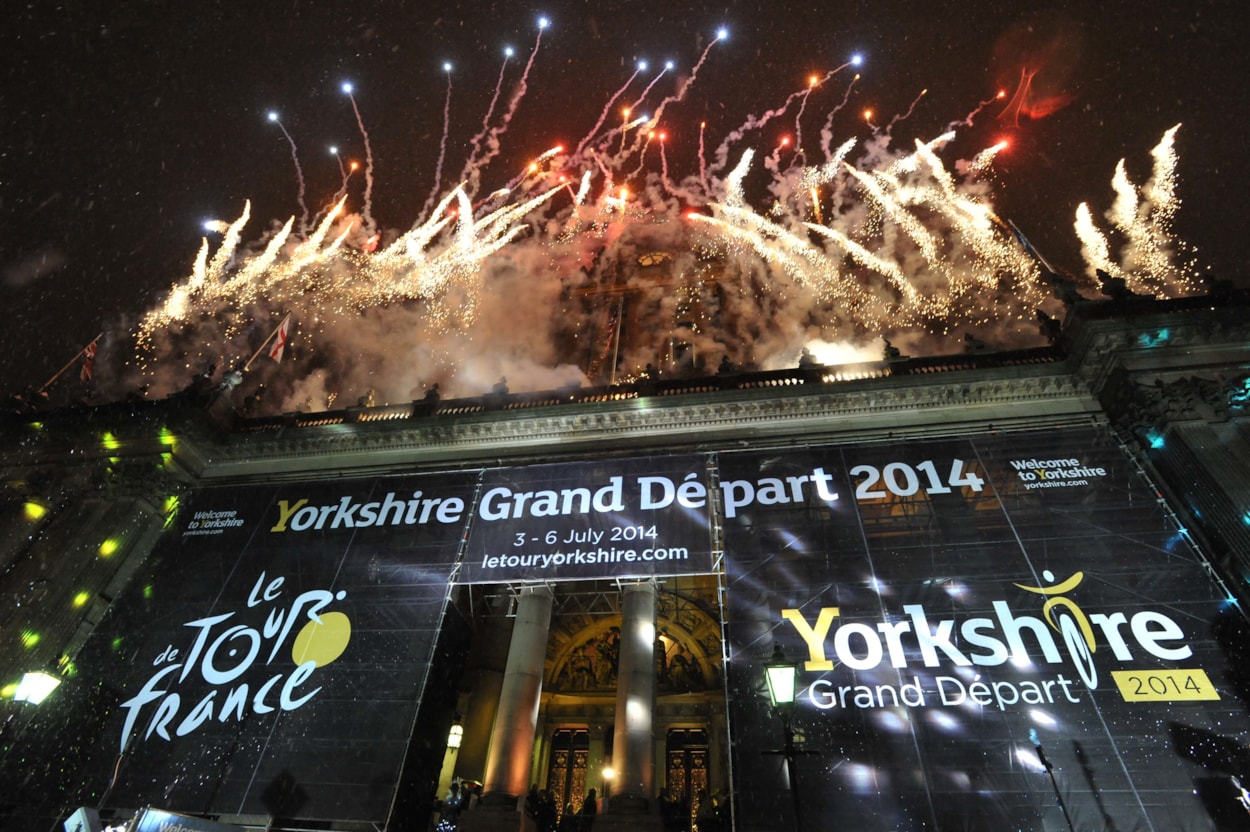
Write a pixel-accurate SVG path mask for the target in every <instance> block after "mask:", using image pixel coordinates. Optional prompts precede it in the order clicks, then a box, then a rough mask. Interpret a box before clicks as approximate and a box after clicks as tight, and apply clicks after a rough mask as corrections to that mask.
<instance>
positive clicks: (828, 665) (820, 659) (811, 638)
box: [781, 607, 842, 671]
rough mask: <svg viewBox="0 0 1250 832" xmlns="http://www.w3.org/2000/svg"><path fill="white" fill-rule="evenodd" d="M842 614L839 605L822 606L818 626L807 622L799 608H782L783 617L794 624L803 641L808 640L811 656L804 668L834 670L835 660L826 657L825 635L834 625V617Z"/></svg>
mask: <svg viewBox="0 0 1250 832" xmlns="http://www.w3.org/2000/svg"><path fill="white" fill-rule="evenodd" d="M841 614H842V612H841V610H839V609H838V608H837V607H821V609H820V615H818V616H816V626H815V627H813V626H811V625H810V624H808V623H807V619H806V618H804V617H803V613H801V612H799V611H798V610H782V611H781V617H782V618H784V619H785V620H786V621H789V622H790V623H791V624H793V625H794V629H796V630H798V631H799V635H800V636H802V637H803V641H805V642H807V652H808V655H809V656H810V658H809V659H808V660H807V662H806V663H805V664H804V665H803V669H804V670H814V671H821V670H833V662H831V661H829V660H828V659H827V658H825V636H827V635H828V634H829V628H830V627H832V626H833V619H835V618H837V617H838V616H840V615H841Z"/></svg>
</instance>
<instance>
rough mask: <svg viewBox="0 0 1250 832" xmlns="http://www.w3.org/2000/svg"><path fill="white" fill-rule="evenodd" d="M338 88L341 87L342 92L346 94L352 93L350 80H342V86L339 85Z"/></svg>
mask: <svg viewBox="0 0 1250 832" xmlns="http://www.w3.org/2000/svg"><path fill="white" fill-rule="evenodd" d="M340 89H342V90H343V92H345V93H347V94H348V95H351V94H352V84H351V82H350V81H344V82H343V86H342V87H340Z"/></svg>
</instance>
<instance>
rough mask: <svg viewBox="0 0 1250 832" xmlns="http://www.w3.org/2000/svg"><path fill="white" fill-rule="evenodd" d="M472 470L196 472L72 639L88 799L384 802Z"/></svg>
mask: <svg viewBox="0 0 1250 832" xmlns="http://www.w3.org/2000/svg"><path fill="white" fill-rule="evenodd" d="M475 479H476V477H475V475H474V474H454V475H450V474H449V475H431V476H423V477H404V478H388V479H377V480H373V481H356V482H336V483H323V484H315V485H310V484H291V485H280V486H270V487H263V488H262V487H251V488H210V489H203V490H200V491H198V492H196V493H195V494H194V495H193V497H192V499H191V500H190V501H189V502H188V504H186V505H185V506H184V507H183V508H182V510H181V511H180V512H179V515H178V520H177V523H176V525H175V526H172V527H170V528H169V529H167V530H166V531H165V533H164V537H162V539H161V541H160V542H159V543H158V545H157V547H156V549H155V550H154V551H153V553H152V555H151V556H150V558H149V561H148V563H147V564H146V565H145V569H146V570H147V574H145V575H141V576H139V578H138V579H136V580H135V581H133V582H132V586H131V588H130V590H128V591H127V593H126V595H125V596H124V597H123V598H121V599H119V600H118V602H117V603H115V604H114V605H113V607H112V611H111V613H110V615H109V617H108V618H107V619H106V620H105V621H104V622H102V624H101V625H100V627H99V629H98V631H97V633H96V634H95V636H94V637H93V638H92V639H91V641H90V642H89V644H88V648H87V649H86V650H85V651H84V653H83V654H82V656H81V657H80V659H79V662H78V674H77V678H76V679H75V680H74V682H73V685H74V686H76V687H81V686H88V685H106V686H107V687H108V688H110V689H111V690H112V691H113V692H114V697H115V702H114V703H112V704H111V705H109V706H108V707H107V708H106V710H105V712H104V713H103V714H102V718H101V729H100V732H99V734H98V736H94V737H91V738H90V740H89V741H88V743H87V746H86V747H85V748H84V749H82V751H83V753H82V754H81V756H80V757H79V761H80V762H81V761H84V760H85V763H86V764H85V766H84V769H83V772H84V773H83V775H82V783H83V788H84V794H83V795H82V797H81V799H82V800H83V801H84V802H85V803H86V804H87V805H95V803H96V801H97V800H98V799H99V797H100V795H102V794H103V793H105V792H107V805H109V806H130V807H139V806H145V805H148V804H156V805H160V806H162V807H164V808H167V809H170V810H173V811H176V812H185V813H190V814H206V815H220V814H225V815H234V814H250V815H265V816H274V817H301V818H324V819H337V820H358V821H369V822H374V823H380V822H382V821H384V820H385V819H386V817H387V815H388V811H389V809H390V806H391V802H392V800H393V798H394V794H395V789H396V784H397V781H398V778H399V773H400V769H401V765H402V763H403V760H404V753H405V749H406V747H407V742H408V738H409V736H410V734H411V731H412V726H413V721H414V717H415V714H416V709H417V706H418V703H419V701H420V693H421V689H422V687H423V685H424V683H425V674H426V672H427V671H428V669H429V665H430V660H431V651H432V646H433V644H434V642H435V639H436V637H437V635H438V630H439V627H440V625H441V623H442V616H443V610H444V605H445V599H446V597H447V582H448V579H449V577H450V575H451V573H452V569H453V565H454V561H455V559H456V556H457V548H458V546H459V543H460V540H461V538H462V532H463V521H464V518H463V513H464V511H465V508H466V507H467V506H468V505H469V501H470V499H471V496H472V493H473V486H474V481H475ZM101 707H104V706H101ZM110 784H111V785H110Z"/></svg>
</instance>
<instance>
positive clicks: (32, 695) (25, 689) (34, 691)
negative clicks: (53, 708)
mask: <svg viewBox="0 0 1250 832" xmlns="http://www.w3.org/2000/svg"><path fill="white" fill-rule="evenodd" d="M60 684H61V680H60V679H58V678H57V677H56V676H53V675H52V674H51V673H45V672H43V671H42V670H35V671H31V672H29V673H24V674H23V675H22V680H21V681H20V682H18V684H17V690H16V691H15V692H14V694H13V701H14V702H29V703H30V704H32V705H40V704H42V703H43V700H45V699H47V698H48V697H49V696H51V695H52V691H54V690H56V689H57V687H58V686H59V685H60Z"/></svg>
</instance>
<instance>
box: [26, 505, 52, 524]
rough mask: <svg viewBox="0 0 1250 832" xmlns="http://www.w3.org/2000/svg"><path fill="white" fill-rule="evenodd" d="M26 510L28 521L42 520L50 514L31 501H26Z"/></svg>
mask: <svg viewBox="0 0 1250 832" xmlns="http://www.w3.org/2000/svg"><path fill="white" fill-rule="evenodd" d="M25 510H26V519H27V520H42V519H43V516H44V515H45V514H47V513H48V510H47V509H46V508H44V507H43V506H41V505H39V504H38V503H36V502H32V501H30V500H27V501H26V508H25Z"/></svg>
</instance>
